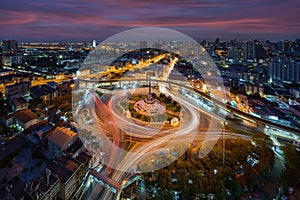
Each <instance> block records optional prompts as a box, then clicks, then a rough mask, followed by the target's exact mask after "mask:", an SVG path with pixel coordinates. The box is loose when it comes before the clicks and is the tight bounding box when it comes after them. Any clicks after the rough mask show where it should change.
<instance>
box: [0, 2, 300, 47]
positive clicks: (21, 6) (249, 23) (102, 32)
mask: <svg viewBox="0 0 300 200" xmlns="http://www.w3.org/2000/svg"><path fill="white" fill-rule="evenodd" d="M0 5H1V12H0V16H1V18H2V21H1V22H0V24H1V26H2V30H5V31H2V32H1V33H0V38H1V39H2V40H4V39H16V40H18V41H24V42H27V41H45V42H49V41H87V40H88V41H89V40H91V39H97V40H103V39H105V38H107V37H110V36H112V35H114V34H117V33H119V32H121V31H124V30H128V29H131V28H136V27H143V26H148V27H149V26H151V27H152V26H155V27H166V28H172V29H175V30H177V31H180V32H183V33H185V34H187V35H189V36H191V37H193V38H195V39H200V40H201V39H213V38H216V37H218V38H221V39H224V40H228V39H233V38H237V39H239V40H247V39H259V40H265V39H270V40H272V41H274V40H275V41H276V40H284V39H289V40H294V39H297V38H298V36H299V34H298V33H299V31H300V23H299V22H298V21H297V19H298V18H299V17H300V16H299V15H300V14H299V12H298V9H299V4H298V3H297V1H295V0H292V1H288V2H282V1H276V2H274V1H269V0H267V1H259V0H251V1H247V2H239V1H231V2H226V1H195V0H189V1H175V0H174V1H168V2H166V1H156V0H154V1H151V2H138V1H135V0H129V1H126V2H124V1H115V2H110V1H107V0H103V1H101V2H97V1H90V2H85V1H82V0H76V1H64V2H61V1H57V0H56V1H51V2H50V1H42V2H35V1H32V0H30V1H26V2H24V1H15V2H14V3H11V1H7V0H4V1H2V2H1V3H0Z"/></svg>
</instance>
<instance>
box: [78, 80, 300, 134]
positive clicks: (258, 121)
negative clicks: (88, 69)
mask: <svg viewBox="0 0 300 200" xmlns="http://www.w3.org/2000/svg"><path fill="white" fill-rule="evenodd" d="M79 81H80V82H89V83H90V82H93V83H95V84H97V85H99V86H101V85H102V84H103V85H105V86H106V85H107V83H121V84H123V85H124V83H125V84H128V83H129V82H133V81H137V82H147V79H141V78H138V79H136V78H130V79H129V78H126V79H120V80H119V79H113V80H100V81H94V80H86V79H79ZM151 81H152V82H153V83H155V82H156V83H157V84H158V83H161V84H166V85H173V86H176V87H179V88H182V89H185V90H187V91H193V92H194V93H196V94H197V95H199V96H200V97H201V98H203V99H206V100H207V101H209V102H210V103H212V104H213V105H214V106H218V107H219V108H222V109H224V110H226V111H227V112H229V113H232V114H234V115H236V116H238V117H240V118H243V119H245V120H247V121H250V122H255V123H256V124H257V125H260V124H261V125H268V126H270V127H273V128H274V129H281V130H284V131H288V132H291V133H294V134H297V135H299V136H300V130H299V129H295V128H292V127H289V126H285V125H282V124H279V123H276V122H272V121H269V120H266V119H262V118H259V117H257V116H254V115H251V114H249V113H245V112H243V111H240V110H238V109H236V108H234V107H232V106H230V105H227V104H226V103H223V102H221V101H219V100H217V99H213V98H211V97H210V96H209V95H208V94H206V93H204V92H201V91H199V90H197V89H194V88H192V87H190V86H187V85H184V84H181V83H178V82H175V81H172V80H160V79H154V80H151Z"/></svg>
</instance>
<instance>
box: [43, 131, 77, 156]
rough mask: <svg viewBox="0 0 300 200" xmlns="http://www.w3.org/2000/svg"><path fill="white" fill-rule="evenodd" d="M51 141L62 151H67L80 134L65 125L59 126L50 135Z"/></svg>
mask: <svg viewBox="0 0 300 200" xmlns="http://www.w3.org/2000/svg"><path fill="white" fill-rule="evenodd" d="M48 139H49V141H50V142H51V143H52V144H54V145H55V146H56V147H57V148H58V149H59V150H60V151H65V150H66V149H67V148H68V147H70V146H71V145H73V144H74V143H75V142H76V141H77V140H78V139H79V137H78V134H76V133H75V132H73V131H71V130H69V129H68V128H65V127H57V128H56V129H54V131H52V133H51V135H50V136H49V137H48Z"/></svg>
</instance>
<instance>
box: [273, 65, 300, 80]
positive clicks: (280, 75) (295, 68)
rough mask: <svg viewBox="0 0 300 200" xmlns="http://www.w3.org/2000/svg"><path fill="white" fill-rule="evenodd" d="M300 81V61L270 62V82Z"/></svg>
mask: <svg viewBox="0 0 300 200" xmlns="http://www.w3.org/2000/svg"><path fill="white" fill-rule="evenodd" d="M283 81H289V82H300V62H296V61H285V60H277V61H271V62H269V82H271V83H274V84H280V83H282V82H283Z"/></svg>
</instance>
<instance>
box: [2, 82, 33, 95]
mask: <svg viewBox="0 0 300 200" xmlns="http://www.w3.org/2000/svg"><path fill="white" fill-rule="evenodd" d="M30 86H31V82H29V81H28V82H22V83H16V84H13V85H8V86H5V96H6V98H9V97H13V96H15V95H21V96H24V95H29V92H30Z"/></svg>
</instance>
